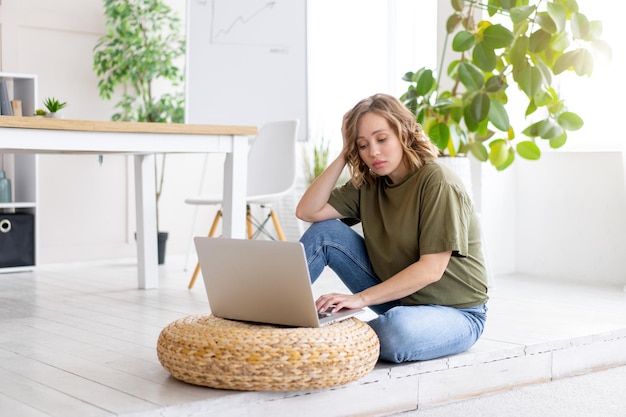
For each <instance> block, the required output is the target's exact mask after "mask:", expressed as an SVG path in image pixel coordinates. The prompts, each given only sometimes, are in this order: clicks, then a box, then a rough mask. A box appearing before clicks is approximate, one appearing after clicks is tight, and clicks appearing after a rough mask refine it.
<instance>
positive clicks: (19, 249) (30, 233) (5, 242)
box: [0, 213, 35, 268]
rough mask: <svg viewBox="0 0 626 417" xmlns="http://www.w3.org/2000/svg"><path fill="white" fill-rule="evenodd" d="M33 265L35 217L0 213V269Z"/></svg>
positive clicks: (25, 214)
mask: <svg viewBox="0 0 626 417" xmlns="http://www.w3.org/2000/svg"><path fill="white" fill-rule="evenodd" d="M34 264H35V216H34V215H32V214H30V213H11V214H5V213H0V268H6V267H12V266H31V265H34Z"/></svg>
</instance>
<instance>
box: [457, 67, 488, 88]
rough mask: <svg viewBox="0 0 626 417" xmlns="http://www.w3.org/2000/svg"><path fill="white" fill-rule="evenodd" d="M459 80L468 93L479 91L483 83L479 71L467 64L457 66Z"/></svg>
mask: <svg viewBox="0 0 626 417" xmlns="http://www.w3.org/2000/svg"><path fill="white" fill-rule="evenodd" d="M459 79H460V80H461V83H463V85H464V86H465V87H466V88H467V89H468V90H470V91H476V90H480V89H481V88H482V86H483V85H484V82H485V80H484V78H483V74H482V73H481V72H480V70H479V69H478V68H476V67H475V66H473V65H472V64H469V63H467V62H461V63H460V64H459Z"/></svg>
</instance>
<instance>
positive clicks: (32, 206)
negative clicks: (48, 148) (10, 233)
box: [0, 72, 39, 273]
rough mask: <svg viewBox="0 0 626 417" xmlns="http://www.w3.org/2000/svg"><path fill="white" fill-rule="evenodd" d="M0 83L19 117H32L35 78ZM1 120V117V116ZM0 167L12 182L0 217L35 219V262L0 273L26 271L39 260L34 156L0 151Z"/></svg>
mask: <svg viewBox="0 0 626 417" xmlns="http://www.w3.org/2000/svg"><path fill="white" fill-rule="evenodd" d="M0 80H3V81H6V82H7V87H8V90H9V97H10V99H11V100H21V101H22V114H23V115H24V116H32V115H33V114H34V113H35V108H36V106H37V76H36V75H32V74H17V73H8V72H0ZM0 117H2V116H0ZM0 158H1V159H2V161H4V163H3V164H2V163H1V162H2V161H0V166H2V165H3V166H4V170H5V171H6V173H7V177H8V178H9V179H10V180H11V186H12V188H13V190H12V197H13V198H12V202H10V203H0V215H2V214H3V213H20V212H21V213H31V214H33V216H34V222H35V224H34V230H35V236H34V245H35V248H34V249H35V262H34V263H33V265H27V266H15V267H4V268H0V273H8V272H19V271H29V270H33V269H35V267H36V266H37V259H38V252H39V250H38V242H39V226H38V217H37V205H38V204H37V201H38V188H37V176H38V173H37V155H33V154H5V153H3V152H2V149H0Z"/></svg>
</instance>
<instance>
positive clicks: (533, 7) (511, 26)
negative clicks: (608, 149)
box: [400, 0, 611, 170]
mask: <svg viewBox="0 0 626 417" xmlns="http://www.w3.org/2000/svg"><path fill="white" fill-rule="evenodd" d="M451 4H452V10H453V11H452V14H451V15H450V16H449V17H448V19H447V21H446V42H445V46H444V48H443V49H442V55H441V60H440V69H439V71H435V70H433V69H429V68H421V69H419V70H417V71H416V72H408V73H407V74H406V75H405V76H404V77H403V79H404V80H405V81H407V82H409V86H408V87H407V90H406V92H405V93H404V94H402V96H401V97H400V99H401V100H402V101H403V102H404V103H405V105H406V106H407V107H408V108H409V109H411V111H413V113H414V114H415V115H416V119H417V121H418V122H420V123H421V124H422V125H423V127H424V131H425V133H426V134H427V135H428V136H429V138H430V139H431V140H432V141H433V143H435V145H436V146H437V147H438V148H439V149H440V150H441V151H442V153H443V154H446V155H450V156H455V155H460V154H469V153H471V154H472V155H473V156H474V157H476V158H477V159H478V160H480V161H489V162H490V163H491V164H492V165H493V166H495V167H496V169H498V170H503V169H505V168H507V167H508V166H510V165H511V164H512V163H513V161H514V160H515V156H516V155H519V156H520V157H522V158H525V159H530V160H534V159H539V158H540V156H541V150H540V149H541V148H540V146H539V145H538V141H539V140H545V141H547V142H548V143H549V146H550V147H552V148H559V147H561V146H563V145H564V144H565V142H566V140H567V132H568V131H573V130H577V129H579V128H581V127H582V125H583V120H582V118H581V117H579V116H578V115H577V114H576V113H574V112H572V111H569V109H568V108H567V106H566V103H565V102H564V100H563V99H562V98H561V94H560V87H559V80H560V75H561V74H563V73H565V72H574V73H575V74H576V75H578V76H584V75H586V76H590V75H591V73H592V70H593V65H594V60H595V59H597V58H598V55H599V54H602V55H605V56H608V57H610V55H611V50H610V48H609V46H608V44H607V43H606V42H604V41H603V40H601V39H600V37H601V34H602V25H601V23H600V22H599V21H589V20H588V19H587V17H586V16H585V15H584V14H583V13H582V12H581V11H580V10H579V8H578V3H577V2H576V0H550V1H529V0H489V1H484V2H483V1H475V0H465V1H464V0H451ZM452 35H453V38H452V42H451V47H452V52H453V53H455V54H456V55H455V56H454V58H453V59H452V60H451V61H448V60H447V59H446V53H448V52H449V51H448V40H449V37H451V36H452ZM445 62H449V65H448V66H447V68H446V69H445V71H444V68H443V67H444V65H445V64H444V63H445ZM512 85H515V86H516V87H517V89H519V91H521V94H520V96H521V97H522V98H523V99H522V101H523V103H522V105H523V114H513V113H511V115H512V116H514V117H513V118H512V117H510V114H509V110H507V104H508V102H509V99H510V96H512V95H513V94H514V92H511V90H509V87H510V86H512ZM518 118H521V119H524V121H523V123H525V125H524V126H523V127H521V128H520V127H518V126H517V124H516V123H518V122H517V119H518ZM512 119H514V120H512Z"/></svg>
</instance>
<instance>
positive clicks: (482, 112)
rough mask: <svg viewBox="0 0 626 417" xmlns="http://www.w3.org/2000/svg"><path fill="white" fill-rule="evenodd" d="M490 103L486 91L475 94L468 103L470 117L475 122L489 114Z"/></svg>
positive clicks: (480, 120)
mask: <svg viewBox="0 0 626 417" xmlns="http://www.w3.org/2000/svg"><path fill="white" fill-rule="evenodd" d="M490 107H491V103H490V100H489V96H488V95H487V94H486V93H481V94H476V95H475V96H474V98H473V99H472V102H471V104H470V108H471V113H472V117H473V118H474V120H475V121H476V122H477V123H480V122H482V121H483V120H485V119H486V118H487V116H488V115H489V108H490Z"/></svg>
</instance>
